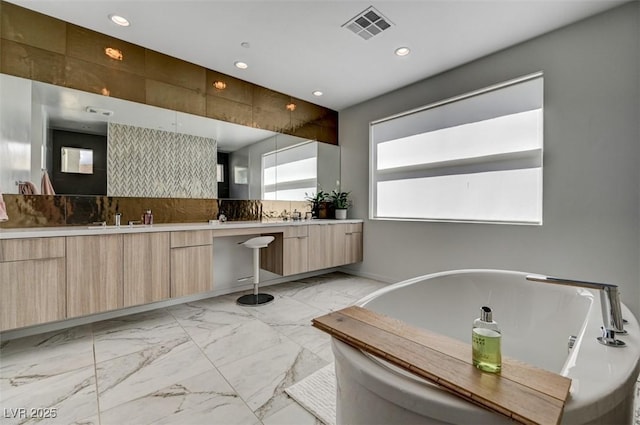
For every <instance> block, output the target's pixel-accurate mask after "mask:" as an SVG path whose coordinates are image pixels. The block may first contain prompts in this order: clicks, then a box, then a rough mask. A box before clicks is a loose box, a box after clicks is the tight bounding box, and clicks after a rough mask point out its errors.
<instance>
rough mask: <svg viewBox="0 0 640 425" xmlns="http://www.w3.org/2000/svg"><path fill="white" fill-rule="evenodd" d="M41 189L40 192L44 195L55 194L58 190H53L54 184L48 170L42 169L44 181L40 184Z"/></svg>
mask: <svg viewBox="0 0 640 425" xmlns="http://www.w3.org/2000/svg"><path fill="white" fill-rule="evenodd" d="M40 186H41V190H40V193H42V194H43V195H55V194H56V192H55V190H53V185H52V184H51V180H49V173H47V170H42V183H41V184H40Z"/></svg>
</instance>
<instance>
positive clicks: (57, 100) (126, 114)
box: [0, 74, 340, 200]
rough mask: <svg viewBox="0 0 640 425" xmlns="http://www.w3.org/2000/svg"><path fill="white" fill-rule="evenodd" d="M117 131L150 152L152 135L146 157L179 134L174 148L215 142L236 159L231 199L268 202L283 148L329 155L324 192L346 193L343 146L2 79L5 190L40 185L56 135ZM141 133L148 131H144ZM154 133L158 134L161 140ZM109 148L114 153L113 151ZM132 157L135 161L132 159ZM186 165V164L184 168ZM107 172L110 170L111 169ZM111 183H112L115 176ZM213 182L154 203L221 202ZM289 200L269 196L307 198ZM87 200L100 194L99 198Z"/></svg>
mask: <svg viewBox="0 0 640 425" xmlns="http://www.w3.org/2000/svg"><path fill="white" fill-rule="evenodd" d="M114 126H125V127H126V129H130V127H132V128H135V129H137V130H136V132H130V133H131V134H130V135H129V136H130V138H131V139H135V140H136V143H135V145H136V146H138V147H140V146H141V145H142V146H145V145H144V143H142V142H141V141H140V136H139V134H140V133H145V132H146V133H152V134H151V135H150V139H149V140H147V141H146V142H147V145H148V146H145V147H144V148H141V149H142V151H143V153H144V152H145V150H144V149H146V152H152V151H153V152H163V151H164V150H166V146H156V145H154V144H153V143H154V140H158V139H162V138H163V137H167V136H170V135H171V134H173V135H179V136H180V137H181V138H182V139H181V140H177V141H176V140H173V142H174V143H184V138H185V137H186V136H189V137H187V139H188V140H190V141H193V139H197V141H198V142H201V143H205V142H206V140H201V139H209V140H213V141H214V142H215V144H216V147H215V150H216V152H219V153H226V154H228V155H229V160H228V162H229V164H228V169H229V174H228V176H229V177H230V182H229V186H230V191H229V196H228V197H229V198H233V199H262V197H263V193H264V187H263V186H264V185H263V184H262V179H263V174H264V169H263V168H264V164H263V160H262V158H263V156H264V155H266V154H273V155H275V156H277V152H278V151H280V150H282V149H287V148H290V147H291V146H293V145H296V144H305V143H308V142H312V143H315V144H316V145H317V146H320V147H319V148H316V151H317V152H321V155H322V158H323V159H320V158H318V160H317V181H316V187H319V188H322V189H324V190H331V189H333V188H337V187H339V181H340V176H339V172H340V168H339V161H340V159H339V157H340V153H339V150H340V148H339V147H338V146H335V145H329V144H326V143H321V142H315V141H308V140H306V139H302V138H299V137H295V136H289V135H283V134H279V133H275V132H273V131H268V130H262V129H256V128H252V127H247V126H242V125H239V124H234V123H229V122H224V121H219V120H215V119H211V118H205V117H201V116H195V115H190V114H187V113H183V112H178V111H172V110H168V109H163V108H158V107H154V106H150V105H145V104H140V103H136V102H131V101H126V100H121V99H116V98H112V97H107V96H101V95H97V94H93V93H88V92H84V91H79V90H74V89H69V88H65V87H60V86H56V85H52V84H47V83H42V82H37V81H31V80H27V79H23V78H19V77H13V76H9V75H6V74H0V127H2V130H0V190H1V191H4V192H5V193H15V192H14V191H13V190H12V189H13V188H12V182H13V181H18V180H31V181H33V182H34V183H37V182H39V181H40V178H41V174H42V169H43V168H44V169H47V170H50V169H51V168H52V167H53V164H52V160H51V157H52V155H51V145H52V144H51V141H50V137H49V136H50V133H51V130H52V129H60V130H70V131H78V132H83V133H88V134H107V133H109V131H110V128H112V130H111V131H113V127H114ZM138 129H142V130H139V131H138ZM154 131H155V132H156V133H153V132H154ZM160 136H162V137H160ZM108 143H111V141H109V142H108ZM131 144H133V142H131ZM109 146H111V147H112V145H111V144H110V145H109ZM182 146H184V145H182ZM194 149H196V150H195V152H200V150H198V146H196V147H195V148H194ZM113 150H114V149H112V151H113ZM139 151H140V149H138V152H137V153H138V154H141V153H140V152H139ZM175 153H176V152H175V151H174V152H165V154H166V155H165V156H166V157H169V158H172V157H175ZM127 154H128V155H129V156H131V155H132V154H131V152H128V153H127ZM192 156H194V157H196V156H197V157H200V156H203V155H201V154H199V153H196V154H194V155H192ZM143 160H144V158H141V160H139V161H138V162H137V163H135V164H134V165H136V164H140V163H141V161H143ZM154 161H155V160H154ZM116 163H118V162H116ZM205 164H206V165H207V167H208V166H210V168H211V170H212V173H213V175H214V176H215V174H216V169H217V167H216V165H217V159H214V160H213V161H211V160H209V161H208V162H206V163H205ZM153 165H154V167H155V168H162V167H163V166H162V164H161V163H158V162H157V161H155V162H154V163H153ZM336 165H337V167H336ZM181 166H182V165H181V164H178V165H177V168H180V167H181ZM112 168H113V167H112ZM121 168H122V169H120V170H118V171H117V173H115V172H114V173H111V174H112V175H115V174H118V175H120V176H122V175H124V174H126V173H127V167H126V166H124V167H121ZM133 168H135V167H133V166H131V168H129V169H133ZM165 168H166V167H165ZM205 168H206V167H205ZM325 168H326V170H325ZM107 169H108V170H109V166H107ZM182 171H183V172H185V173H188V172H191V171H193V170H187V169H184V167H183V168H182ZM236 175H237V177H238V178H239V179H240V180H241V181H243V179H244V178H245V177H246V181H247V183H242V182H238V183H237V184H236V183H235V181H234V180H235V177H236ZM109 179H110V181H111V177H110V178H109ZM131 180H133V181H132V182H130V184H131V185H134V186H135V185H136V183H135V182H136V181H139V179H138V180H137V179H136V178H132V179H131ZM173 180H175V179H173ZM202 180H209V179H202V178H200V179H196V180H195V181H197V182H198V183H196V185H200V184H201V183H200V182H201V181H202ZM210 183H211V187H216V190H215V192H211V190H213V189H206V188H205V189H206V190H205V189H203V191H202V192H198V194H197V195H195V196H194V194H193V193H191V192H190V191H189V189H190V188H189V187H186V188H185V187H178V188H177V189H172V190H173V191H170V192H166V191H165V192H158V193H160V195H153V194H152V195H151V196H152V197H158V196H159V197H188V198H193V197H196V198H198V197H203V198H217V197H218V196H217V184H216V181H215V177H214V181H212V182H210ZM283 184H285V185H291V183H290V182H288V181H286V180H285V181H283ZM193 185H194V183H187V184H185V185H183V186H193ZM147 186H148V185H147ZM162 189H166V188H164V187H163V188H162ZM286 193H291V192H286V191H280V192H278V191H277V190H276V191H275V195H273V194H272V195H269V198H270V199H273V198H272V196H276V199H278V200H300V198H299V197H296V199H284V198H282V196H285V194H286ZM59 194H64V193H59ZM86 194H87V195H95V194H94V193H86ZM106 194H107V195H110V196H149V195H148V193H146V192H136V191H126V190H125V191H123V190H122V189H113V190H110V189H109V187H108V188H107V193H106ZM298 196H299V194H298Z"/></svg>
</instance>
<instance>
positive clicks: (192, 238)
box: [171, 230, 213, 248]
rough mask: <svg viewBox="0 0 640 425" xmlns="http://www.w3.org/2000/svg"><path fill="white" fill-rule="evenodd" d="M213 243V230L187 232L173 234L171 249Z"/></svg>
mask: <svg viewBox="0 0 640 425" xmlns="http://www.w3.org/2000/svg"><path fill="white" fill-rule="evenodd" d="M212 243H213V233H212V232H211V230H185V231H182V232H171V248H181V247H184V246H201V245H211V244H212Z"/></svg>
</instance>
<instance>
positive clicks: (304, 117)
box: [291, 98, 327, 123]
mask: <svg viewBox="0 0 640 425" xmlns="http://www.w3.org/2000/svg"><path fill="white" fill-rule="evenodd" d="M292 102H293V103H294V104H295V105H296V109H294V110H293V112H291V120H292V122H294V123H295V122H304V123H307V122H314V121H317V120H320V119H322V118H323V117H324V116H325V115H326V114H327V111H326V109H325V108H323V107H321V106H318V105H314V104H313V103H309V102H307V101H304V100H302V99H296V98H293V99H292Z"/></svg>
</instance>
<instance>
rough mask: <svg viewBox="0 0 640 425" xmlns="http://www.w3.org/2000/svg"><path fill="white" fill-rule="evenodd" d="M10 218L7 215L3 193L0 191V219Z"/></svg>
mask: <svg viewBox="0 0 640 425" xmlns="http://www.w3.org/2000/svg"><path fill="white" fill-rule="evenodd" d="M7 220H9V216H8V215H7V206H6V205H5V203H4V199H2V193H0V221H7Z"/></svg>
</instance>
